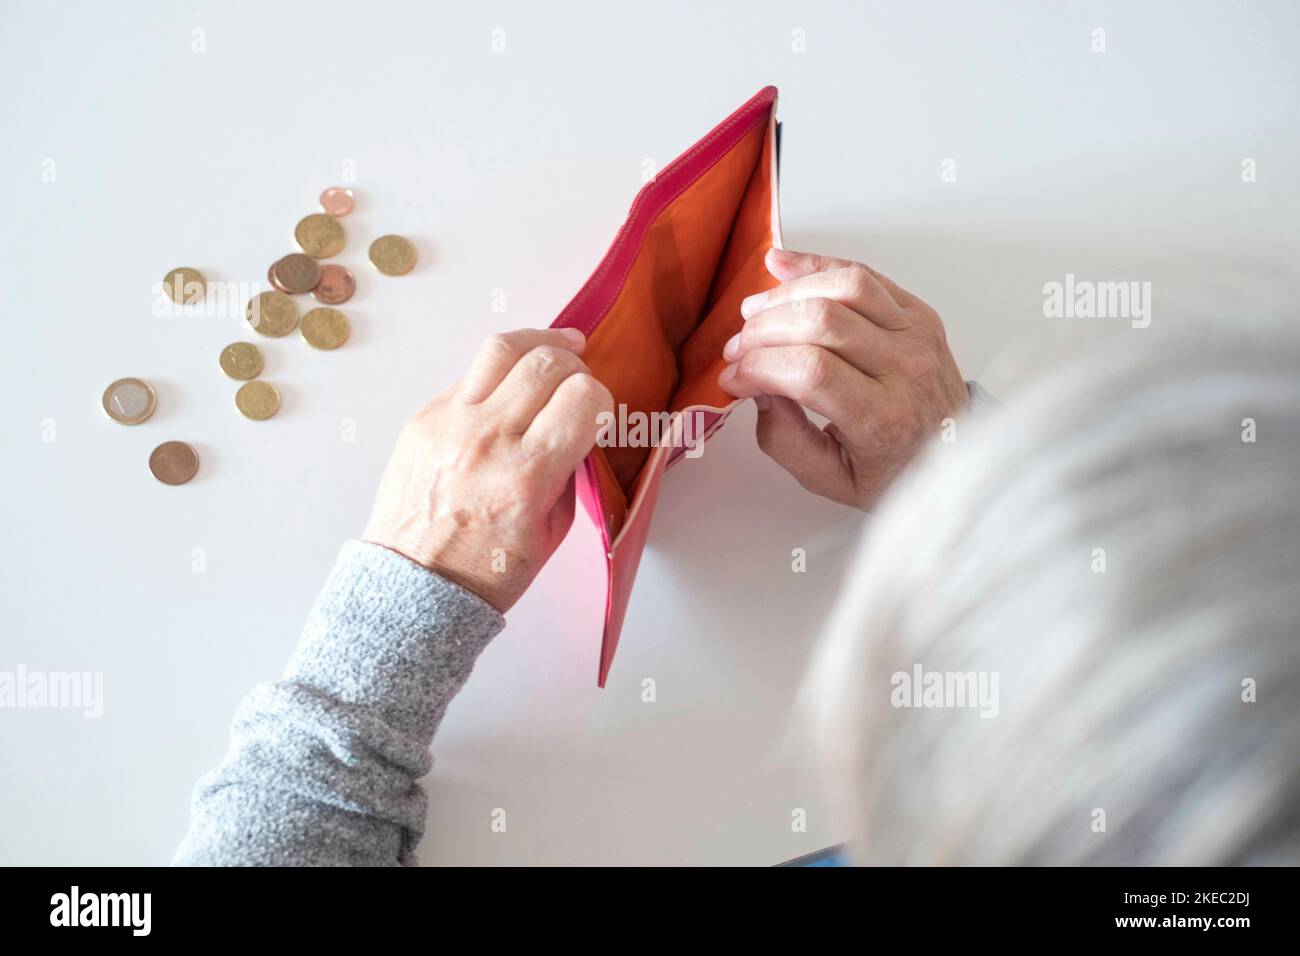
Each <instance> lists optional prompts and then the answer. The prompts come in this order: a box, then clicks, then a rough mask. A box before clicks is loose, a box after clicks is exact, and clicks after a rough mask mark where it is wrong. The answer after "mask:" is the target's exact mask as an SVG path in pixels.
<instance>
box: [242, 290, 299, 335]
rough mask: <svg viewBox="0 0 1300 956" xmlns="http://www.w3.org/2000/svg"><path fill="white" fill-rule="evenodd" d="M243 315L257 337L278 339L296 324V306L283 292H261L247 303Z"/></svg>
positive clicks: (290, 330)
mask: <svg viewBox="0 0 1300 956" xmlns="http://www.w3.org/2000/svg"><path fill="white" fill-rule="evenodd" d="M244 315H245V316H246V317H247V319H248V324H249V325H250V326H252V328H253V331H254V332H256V333H258V334H259V335H269V336H271V337H272V338H279V337H280V336H281V335H288V334H289V333H290V332H292V331H293V327H294V326H295V325H297V324H298V306H297V304H296V303H295V302H294V301H293V299H291V298H290V297H289V296H288V295H286V294H285V293H283V292H262V293H259V294H258V295H256V296H254V297H253V298H252V299H250V300H249V302H248V308H247V309H245V311H244Z"/></svg>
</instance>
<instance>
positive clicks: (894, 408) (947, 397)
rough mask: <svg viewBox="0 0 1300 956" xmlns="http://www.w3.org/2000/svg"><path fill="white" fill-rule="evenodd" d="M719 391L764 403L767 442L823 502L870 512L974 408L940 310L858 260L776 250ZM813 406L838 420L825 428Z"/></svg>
mask: <svg viewBox="0 0 1300 956" xmlns="http://www.w3.org/2000/svg"><path fill="white" fill-rule="evenodd" d="M767 268H768V271H769V272H771V273H772V275H773V276H775V277H776V278H778V279H780V280H781V285H779V286H777V287H776V288H775V289H772V290H770V291H768V292H762V293H759V294H758V295H753V296H750V297H749V298H748V299H746V300H745V301H744V302H743V303H742V305H741V314H742V315H744V317H745V319H746V320H747V321H746V323H745V327H744V329H742V330H741V331H740V332H739V333H738V334H737V335H736V336H735V337H733V338H732V339H731V341H729V342H728V343H727V344H726V347H725V349H724V350H723V356H724V357H725V358H726V359H727V361H728V363H729V364H728V365H727V367H726V368H725V369H724V370H723V372H722V374H721V375H720V376H719V378H718V384H719V385H721V386H722V387H723V388H724V389H725V390H726V391H727V392H729V393H730V394H732V395H735V396H736V397H737V398H753V399H754V403H755V404H756V405H757V406H758V444H759V447H761V448H762V449H763V451H764V452H766V453H767V454H768V455H770V456H771V457H772V458H774V459H775V460H776V462H777V463H778V464H780V465H781V466H782V467H783V468H785V469H786V470H787V471H788V472H790V474H791V475H793V476H794V477H795V479H796V480H797V481H798V482H799V484H801V485H803V486H804V487H805V488H807V489H808V490H809V491H811V492H813V493H814V494H817V495H821V496H823V497H826V498H830V499H831V500H833V501H838V502H841V503H843V504H847V505H852V506H853V507H855V508H861V509H863V510H865V509H867V508H870V507H871V506H872V505H873V504H875V502H876V500H877V499H878V498H879V497H880V496H881V494H882V493H883V492H884V490H885V488H887V487H888V485H889V483H890V482H891V481H892V480H893V479H894V477H895V476H896V475H897V474H898V473H899V472H900V471H902V469H903V467H904V466H905V465H906V464H907V463H908V462H909V461H910V460H911V459H912V457H913V456H914V455H915V454H916V452H917V450H918V449H919V448H920V447H921V445H922V444H923V443H924V442H925V441H926V440H927V439H928V438H930V437H931V436H933V435H935V434H937V432H938V429H939V428H940V426H941V424H942V422H943V420H944V419H945V418H949V417H951V416H955V415H957V414H958V413H959V412H960V411H961V410H962V409H964V408H965V407H966V405H967V402H968V400H969V398H968V394H967V391H966V383H965V382H964V381H963V380H962V376H961V373H960V372H959V371H958V370H957V363H956V362H954V361H953V357H952V353H951V352H949V351H948V343H947V339H946V338H945V336H944V331H943V323H942V322H941V321H940V319H939V316H938V314H937V313H936V312H935V311H934V309H932V308H930V307H929V306H928V305H926V304H925V303H924V302H922V301H921V300H920V299H918V298H917V297H916V296H914V295H912V294H911V293H910V292H907V291H905V290H904V289H901V288H900V287H899V286H898V285H896V284H895V283H894V282H893V281H891V280H890V279H888V278H886V277H885V276H883V275H881V274H880V273H878V272H876V271H874V270H873V269H870V268H868V267H867V266H864V265H862V264H860V263H857V262H849V261H847V260H844V259H831V258H827V257H824V256H814V255H807V254H805V253H797V252H787V251H785V250H781V249H772V250H771V251H769V252H768V255H767ZM804 406H806V407H808V408H810V409H812V410H813V411H814V412H817V413H818V414H820V415H823V416H825V417H826V418H827V419H829V420H830V423H829V424H828V425H827V426H826V427H825V428H818V427H817V426H815V425H814V424H813V423H812V422H810V421H809V420H808V417H807V415H805V414H804Z"/></svg>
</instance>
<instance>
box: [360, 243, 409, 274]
mask: <svg viewBox="0 0 1300 956" xmlns="http://www.w3.org/2000/svg"><path fill="white" fill-rule="evenodd" d="M370 261H371V262H373V263H374V264H375V268H376V269H378V270H379V271H380V272H382V273H383V274H384V275H386V276H404V275H406V274H407V273H408V272H410V271H411V270H412V269H413V268H415V245H414V244H413V243H412V242H411V240H410V239H406V238H404V237H403V236H380V237H379V238H378V239H376V240H375V241H374V242H372V243H371V244H370Z"/></svg>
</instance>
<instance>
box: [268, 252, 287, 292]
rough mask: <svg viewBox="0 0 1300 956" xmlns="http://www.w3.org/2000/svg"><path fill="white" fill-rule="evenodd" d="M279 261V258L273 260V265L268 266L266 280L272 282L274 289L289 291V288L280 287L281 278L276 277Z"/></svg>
mask: <svg viewBox="0 0 1300 956" xmlns="http://www.w3.org/2000/svg"><path fill="white" fill-rule="evenodd" d="M279 261H280V260H279V259H277V260H275V262H272V263H271V265H270V266H269V267H268V268H267V270H266V281H267V282H269V283H271V288H272V289H280V291H281V292H288V291H289V290H288V289H281V288H280V280H279V279H277V278H276V277H275V267H276V265H277V264H278V263H279Z"/></svg>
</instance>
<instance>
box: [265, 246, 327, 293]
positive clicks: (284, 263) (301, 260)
mask: <svg viewBox="0 0 1300 956" xmlns="http://www.w3.org/2000/svg"><path fill="white" fill-rule="evenodd" d="M271 282H272V284H273V285H274V286H275V287H276V288H277V289H279V290H281V291H282V292H293V293H295V294H296V293H299V292H310V291H311V290H312V289H314V288H316V283H318V282H320V266H318V265H317V264H316V260H315V259H313V258H312V257H311V256H304V255H303V254H302V253H301V252H293V253H290V254H289V255H287V256H285V257H284V258H283V259H280V260H279V261H278V262H276V263H275V264H274V265H272V266H271Z"/></svg>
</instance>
